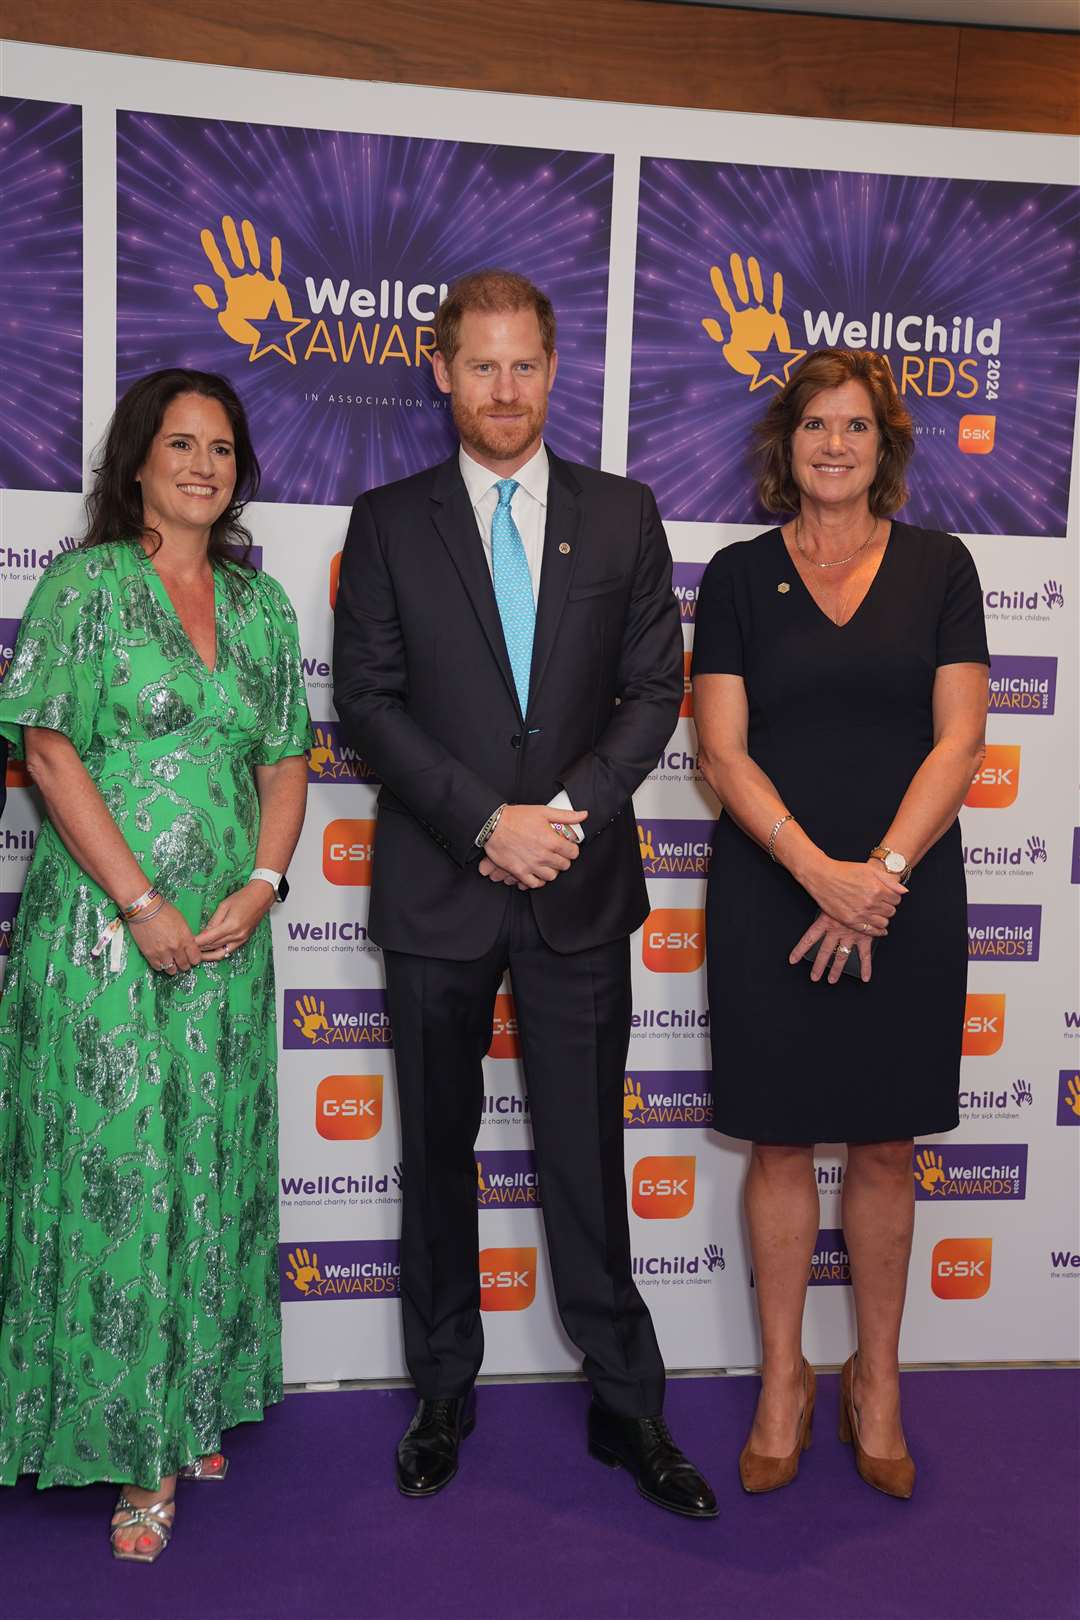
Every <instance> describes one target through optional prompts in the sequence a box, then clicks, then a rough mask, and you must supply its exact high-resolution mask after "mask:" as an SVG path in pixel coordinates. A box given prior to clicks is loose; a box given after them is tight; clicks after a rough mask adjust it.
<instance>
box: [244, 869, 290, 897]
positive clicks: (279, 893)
mask: <svg viewBox="0 0 1080 1620" xmlns="http://www.w3.org/2000/svg"><path fill="white" fill-rule="evenodd" d="M255 878H261V879H262V881H263V882H264V883H269V885H270V887H271V888H272V889H273V891H274V898H275V899H276V900H284V898H285V895H286V894H287V893H288V889H287V888H286V889H284V892H283V885H284V883H285V874H284V872H275V871H274V870H273V868H272V867H269V866H257V867H256V868H255V870H254V872H252V874H251V877H249V878H248V882H249V883H251V882H252V881H253V880H254V879H255Z"/></svg>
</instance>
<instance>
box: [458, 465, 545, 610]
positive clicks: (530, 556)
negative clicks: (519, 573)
mask: <svg viewBox="0 0 1080 1620" xmlns="http://www.w3.org/2000/svg"><path fill="white" fill-rule="evenodd" d="M458 464H459V465H460V467H461V476H462V478H464V480H465V488H466V489H467V490H468V492H469V499H470V501H471V502H472V509H473V512H474V514H475V516H476V526H477V528H478V529H479V530H480V539H481V540H482V541H483V545H484V556H485V557H486V558H487V565H488V573H491V523H492V519H493V518H494V516H495V508H496V507H497V506H498V504H499V492H498V489H497V488H496V485H497V484H499V483H500V482H501V480H500V479H499V477H498V474H497V473H493V472H492V471H491V469H490V468H488V467H481V465H480V463H479V462H478V461H474V460H473V458H472V456H470V455H469V452H468V451H467V450H466V449H465V446H464V445H462V447H461V449H460V450H459V451H458ZM548 471H549V469H548V455H547V451H546V450H545V449H544V442H543V440H541V441H540V443H539V445H538V446H537V449H536V454H535V455H534V456H532V457H530V459H529V460H528V461H527V462H526V463H525V465H524V466H523V467H519V468H518V470H517V472H516V473H514V475H513V476H514V477H515V478H516V479H517V482H518V487H517V489H515V491H514V495H513V499H512V500H511V502H510V515H511V517H512V518H513V520H514V522H515V523H516V524H517V531H518V533H519V534H520V536H521V543H522V545H523V546H524V547H525V561H526V562H527V563H528V565H529V578H530V579H531V580H532V589H533V602H534V603H535V602H536V600H537V598H538V597H539V595H540V569H541V566H542V565H543V561H544V528H545V526H546V523H547V497H548Z"/></svg>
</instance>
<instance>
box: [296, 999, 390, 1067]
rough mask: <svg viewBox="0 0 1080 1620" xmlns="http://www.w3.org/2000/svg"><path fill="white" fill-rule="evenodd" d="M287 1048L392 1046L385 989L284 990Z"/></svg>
mask: <svg viewBox="0 0 1080 1620" xmlns="http://www.w3.org/2000/svg"><path fill="white" fill-rule="evenodd" d="M284 1030H285V1039H284V1042H283V1044H284V1046H285V1048H286V1050H288V1051H292V1052H308V1051H311V1050H312V1049H313V1048H316V1047H318V1048H322V1047H327V1046H356V1047H360V1046H367V1047H371V1046H379V1047H386V1046H393V1044H394V1041H393V1035H392V1032H391V1029H390V1014H389V1013H388V1012H387V1010H386V991H385V990H286V992H285V1020H284Z"/></svg>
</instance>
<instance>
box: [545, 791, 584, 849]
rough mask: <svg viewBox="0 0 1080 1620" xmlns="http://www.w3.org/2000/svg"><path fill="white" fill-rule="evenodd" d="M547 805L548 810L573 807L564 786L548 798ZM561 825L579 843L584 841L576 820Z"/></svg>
mask: <svg viewBox="0 0 1080 1620" xmlns="http://www.w3.org/2000/svg"><path fill="white" fill-rule="evenodd" d="M547 807H548V809H549V810H572V809H573V808H574V806H573V803H572V802H571V799H570V795H569V793H567V791H566V789H565V788H564V789H563V791H562V792H561V793H556V795H555V797H554V798H553V799H549V800H548V802H547ZM563 825H564V826H565V827H566V830H567V832H572V833H573V835H574V837H575V838H576V839H577V841H578V843H579V844H583V843H584V842H585V834H584V833H583V832H582V830H581V828H580V827H579V826H578V824H577V822H576V821H567V822H564V823H563Z"/></svg>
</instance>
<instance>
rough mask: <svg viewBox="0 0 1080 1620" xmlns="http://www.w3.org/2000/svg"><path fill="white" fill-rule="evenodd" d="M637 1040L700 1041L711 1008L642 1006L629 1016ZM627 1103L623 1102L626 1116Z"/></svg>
mask: <svg viewBox="0 0 1080 1620" xmlns="http://www.w3.org/2000/svg"><path fill="white" fill-rule="evenodd" d="M630 1028H631V1029H632V1031H633V1033H634V1038H635V1039H636V1040H643V1041H664V1042H665V1043H666V1042H668V1041H685V1040H693V1041H696V1040H700V1039H701V1038H702V1037H703V1036H705V1035H707V1034H708V1033H709V1009H708V1007H642V1008H641V1010H640V1011H639V1012H635V1013H632V1014H631V1015H630ZM625 1109H626V1104H625V1100H624V1103H623V1111H624V1115H625Z"/></svg>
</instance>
